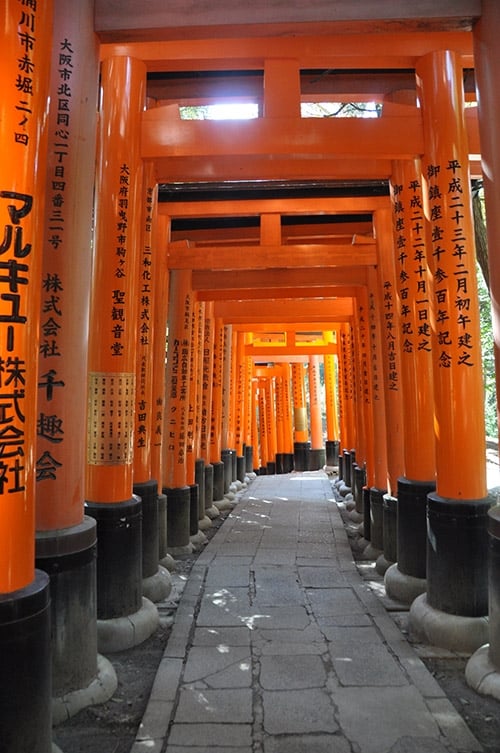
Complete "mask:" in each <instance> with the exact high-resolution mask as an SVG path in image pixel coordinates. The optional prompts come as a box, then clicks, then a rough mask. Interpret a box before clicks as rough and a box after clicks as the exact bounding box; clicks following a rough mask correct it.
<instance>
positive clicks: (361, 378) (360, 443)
mask: <svg viewBox="0 0 500 753" xmlns="http://www.w3.org/2000/svg"><path fill="white" fill-rule="evenodd" d="M369 316H370V314H369V303H368V293H367V290H366V288H362V289H361V290H360V292H359V293H358V296H357V298H356V307H355V312H354V322H353V324H354V327H353V328H354V338H353V343H354V370H355V374H356V375H355V385H356V391H355V400H356V407H357V410H356V411H355V422H356V438H357V441H356V446H355V450H356V463H357V464H358V465H359V466H360V467H361V466H364V467H365V468H366V483H367V486H368V488H370V487H371V486H373V485H374V483H375V456H374V446H373V441H374V440H373V395H372V390H373V386H372V379H371V362H370V349H369V348H370V345H369V343H370V341H369V326H370V322H369Z"/></svg>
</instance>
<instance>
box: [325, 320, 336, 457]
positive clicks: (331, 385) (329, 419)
mask: <svg viewBox="0 0 500 753" xmlns="http://www.w3.org/2000/svg"><path fill="white" fill-rule="evenodd" d="M323 338H324V340H325V342H328V343H332V344H333V343H335V342H336V343H337V344H338V334H337V332H335V331H333V330H331V331H328V332H323ZM336 358H337V357H336V356H334V355H332V354H329V353H327V354H326V355H325V356H324V357H323V363H324V369H325V400H326V464H327V466H331V467H333V466H337V465H338V461H339V450H340V427H339V415H338V393H337V373H338V370H337V365H336V360H335V359H336Z"/></svg>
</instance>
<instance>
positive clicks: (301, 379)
mask: <svg viewBox="0 0 500 753" xmlns="http://www.w3.org/2000/svg"><path fill="white" fill-rule="evenodd" d="M305 371H306V370H305V364H304V363H302V362H301V361H296V362H294V363H292V392H293V427H294V443H293V456H294V465H295V470H296V471H306V470H307V456H308V453H309V448H310V446H311V443H310V442H309V421H308V416H307V403H306V384H305V379H306V374H305Z"/></svg>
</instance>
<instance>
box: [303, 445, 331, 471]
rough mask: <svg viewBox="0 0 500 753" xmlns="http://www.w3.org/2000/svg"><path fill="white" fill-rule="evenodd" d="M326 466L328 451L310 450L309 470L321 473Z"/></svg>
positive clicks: (308, 458)
mask: <svg viewBox="0 0 500 753" xmlns="http://www.w3.org/2000/svg"><path fill="white" fill-rule="evenodd" d="M325 465H326V450H325V449H324V448H323V447H317V448H316V449H312V448H311V449H310V450H309V453H308V456H307V470H308V471H320V470H321V469H322V468H324V467H325Z"/></svg>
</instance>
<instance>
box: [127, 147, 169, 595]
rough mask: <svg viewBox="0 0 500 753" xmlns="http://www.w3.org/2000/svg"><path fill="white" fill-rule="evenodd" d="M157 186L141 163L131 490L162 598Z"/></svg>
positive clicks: (150, 589)
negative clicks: (156, 464) (155, 456)
mask: <svg viewBox="0 0 500 753" xmlns="http://www.w3.org/2000/svg"><path fill="white" fill-rule="evenodd" d="M157 208H158V187H157V185H156V177H155V169H154V164H153V163H152V162H147V163H146V164H145V165H144V177H143V185H142V193H141V227H140V229H141V233H140V246H139V265H138V269H137V275H138V281H137V311H138V322H137V326H138V331H137V356H136V374H135V379H136V390H135V426H134V465H133V482H134V485H133V491H134V494H136V495H137V496H138V497H140V498H141V501H142V592H143V595H144V596H146V597H147V598H148V599H150V600H151V601H152V602H154V603H156V602H159V601H162V600H163V599H165V598H166V597H167V596H168V594H169V593H170V591H171V588H172V584H171V581H170V576H169V574H168V572H167V571H166V570H165V568H164V567H163V566H162V565H159V564H158V562H159V558H160V554H159V522H158V521H159V502H158V484H159V483H160V479H158V477H156V476H153V469H152V444H153V441H154V434H153V416H154V405H153V375H154V370H155V363H154V357H155V352H154V342H155V339H156V332H155V320H154V307H155V293H156V288H155V283H154V281H155V278H156V277H157V276H158V275H159V267H160V265H159V251H158V248H156V247H155V242H154V241H155V239H156V237H157V234H156V223H157V219H158V212H157Z"/></svg>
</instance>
